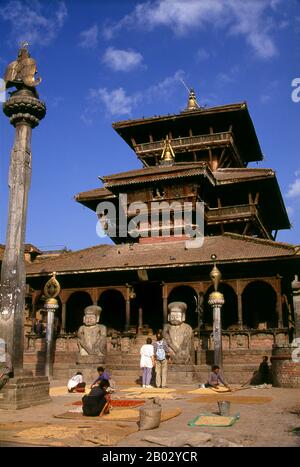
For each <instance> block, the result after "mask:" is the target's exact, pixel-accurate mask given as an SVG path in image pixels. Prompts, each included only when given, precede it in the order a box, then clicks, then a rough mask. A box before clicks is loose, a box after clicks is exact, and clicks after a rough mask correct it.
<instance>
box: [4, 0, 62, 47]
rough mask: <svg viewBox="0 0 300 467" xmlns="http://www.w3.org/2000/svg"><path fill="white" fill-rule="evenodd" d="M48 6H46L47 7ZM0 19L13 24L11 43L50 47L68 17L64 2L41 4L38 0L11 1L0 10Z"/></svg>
mask: <svg viewBox="0 0 300 467" xmlns="http://www.w3.org/2000/svg"><path fill="white" fill-rule="evenodd" d="M45 5H46V6H45ZM0 17H1V18H2V19H3V20H4V21H9V22H10V23H11V32H10V40H11V43H13V44H15V43H16V44H17V45H20V43H21V42H23V41H27V42H29V44H30V45H33V44H35V45H36V44H37V45H40V46H46V45H48V44H49V43H50V42H51V41H52V40H53V39H55V37H56V36H57V34H58V33H59V30H60V29H61V28H62V26H63V24H64V22H65V20H66V17H67V7H66V5H65V3H64V2H63V1H58V2H57V1H55V2H53V3H52V2H51V8H50V7H49V4H46V3H44V2H43V3H41V2H39V1H38V0H32V1H29V0H23V1H21V0H11V1H9V2H7V3H6V4H5V6H2V8H1V9H0Z"/></svg>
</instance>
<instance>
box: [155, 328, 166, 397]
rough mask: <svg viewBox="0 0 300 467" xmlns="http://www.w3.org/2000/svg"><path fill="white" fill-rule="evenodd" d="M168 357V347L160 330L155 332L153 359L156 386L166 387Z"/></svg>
mask: <svg viewBox="0 0 300 467" xmlns="http://www.w3.org/2000/svg"><path fill="white" fill-rule="evenodd" d="M169 358H170V349H169V347H168V344H167V342H166V340H165V339H164V338H163V335H162V333H161V332H158V333H157V334H156V342H154V359H155V370H156V387H157V388H165V387H167V375H168V360H169Z"/></svg>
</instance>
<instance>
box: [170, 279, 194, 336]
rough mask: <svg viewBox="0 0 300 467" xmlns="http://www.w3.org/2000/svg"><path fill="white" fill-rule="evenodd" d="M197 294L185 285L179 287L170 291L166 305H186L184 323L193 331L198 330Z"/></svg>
mask: <svg viewBox="0 0 300 467" xmlns="http://www.w3.org/2000/svg"><path fill="white" fill-rule="evenodd" d="M197 300H198V299H197V292H196V291H195V290H194V289H193V288H192V287H189V286H187V285H179V286H178V287H175V289H173V290H172V291H171V293H170V294H169V297H168V304H169V303H171V302H184V303H185V304H186V305H187V310H186V317H185V322H186V323H187V324H189V325H190V326H191V327H192V328H193V329H197V328H198V313H197Z"/></svg>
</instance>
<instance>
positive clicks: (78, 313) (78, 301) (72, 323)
mask: <svg viewBox="0 0 300 467" xmlns="http://www.w3.org/2000/svg"><path fill="white" fill-rule="evenodd" d="M92 304H93V302H92V299H91V297H90V295H89V294H88V293H87V292H74V293H72V295H70V297H69V299H68V301H67V311H66V332H67V333H71V332H77V331H78V329H79V327H80V326H81V325H82V324H83V316H84V309H85V307H87V306H89V305H92Z"/></svg>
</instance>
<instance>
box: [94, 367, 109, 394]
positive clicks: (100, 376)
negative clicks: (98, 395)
mask: <svg viewBox="0 0 300 467" xmlns="http://www.w3.org/2000/svg"><path fill="white" fill-rule="evenodd" d="M97 372H98V378H97V379H95V381H94V382H93V384H92V385H91V389H92V388H93V387H96V386H98V384H99V383H100V381H103V380H104V379H106V380H107V381H109V379H110V375H109V374H108V373H107V371H105V369H104V368H103V366H98V368H97Z"/></svg>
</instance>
